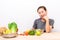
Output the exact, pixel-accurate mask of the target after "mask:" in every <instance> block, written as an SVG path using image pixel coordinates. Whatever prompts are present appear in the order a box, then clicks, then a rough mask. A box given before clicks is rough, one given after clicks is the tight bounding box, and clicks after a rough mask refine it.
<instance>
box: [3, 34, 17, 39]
mask: <svg viewBox="0 0 60 40" xmlns="http://www.w3.org/2000/svg"><path fill="white" fill-rule="evenodd" d="M16 36H17V34H4V35H2V37H4V38H14V37H16Z"/></svg>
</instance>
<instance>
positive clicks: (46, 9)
mask: <svg viewBox="0 0 60 40" xmlns="http://www.w3.org/2000/svg"><path fill="white" fill-rule="evenodd" d="M40 8H43V9H44V10H45V11H47V9H46V7H45V6H40V7H38V9H37V11H38V10H39V9H40Z"/></svg>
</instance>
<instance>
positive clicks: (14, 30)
mask: <svg viewBox="0 0 60 40" xmlns="http://www.w3.org/2000/svg"><path fill="white" fill-rule="evenodd" d="M8 28H9V29H10V30H11V31H12V33H15V32H16V31H17V24H16V23H15V22H12V23H9V24H8Z"/></svg>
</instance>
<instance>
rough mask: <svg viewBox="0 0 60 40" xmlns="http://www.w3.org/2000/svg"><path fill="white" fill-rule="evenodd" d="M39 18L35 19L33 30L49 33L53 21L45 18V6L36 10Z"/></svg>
mask: <svg viewBox="0 0 60 40" xmlns="http://www.w3.org/2000/svg"><path fill="white" fill-rule="evenodd" d="M37 12H38V14H39V16H40V18H38V19H36V20H35V22H34V25H33V29H43V30H44V32H47V33H48V32H50V31H51V29H52V28H53V24H54V20H53V19H50V18H49V17H48V16H47V9H46V7H45V6H40V7H38V9H37Z"/></svg>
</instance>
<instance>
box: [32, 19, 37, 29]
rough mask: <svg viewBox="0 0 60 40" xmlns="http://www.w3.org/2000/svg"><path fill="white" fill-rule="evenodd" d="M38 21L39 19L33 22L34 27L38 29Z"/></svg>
mask: <svg viewBox="0 0 60 40" xmlns="http://www.w3.org/2000/svg"><path fill="white" fill-rule="evenodd" d="M36 21H37V20H35V21H34V24H33V28H34V29H37V22H36Z"/></svg>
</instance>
